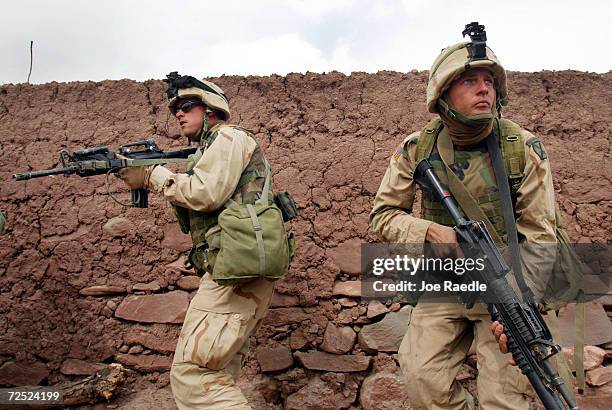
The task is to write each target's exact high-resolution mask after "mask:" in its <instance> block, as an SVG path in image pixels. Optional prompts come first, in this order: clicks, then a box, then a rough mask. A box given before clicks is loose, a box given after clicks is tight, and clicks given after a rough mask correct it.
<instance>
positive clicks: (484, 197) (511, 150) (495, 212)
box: [405, 118, 525, 242]
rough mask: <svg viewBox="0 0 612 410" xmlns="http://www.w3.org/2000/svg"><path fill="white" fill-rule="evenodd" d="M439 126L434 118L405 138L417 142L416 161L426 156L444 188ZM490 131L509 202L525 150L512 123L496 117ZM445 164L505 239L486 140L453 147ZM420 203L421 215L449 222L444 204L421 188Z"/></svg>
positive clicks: (513, 198) (441, 221)
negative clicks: (498, 143)
mask: <svg viewBox="0 0 612 410" xmlns="http://www.w3.org/2000/svg"><path fill="white" fill-rule="evenodd" d="M442 127H443V125H442V121H441V120H440V118H434V119H433V120H432V121H430V123H429V124H427V126H425V128H423V130H422V131H421V134H420V135H419V136H418V141H415V140H409V141H408V142H409V143H410V142H412V143H414V142H416V143H417V152H416V163H418V162H419V161H420V160H422V159H424V158H428V159H429V161H430V162H431V164H432V165H433V167H434V170H435V172H436V175H437V176H438V177H439V178H440V181H441V182H442V184H443V186H444V188H445V189H448V179H447V176H446V167H445V166H444V163H443V162H442V158H441V157H440V154H439V153H438V149H437V147H436V141H437V138H438V134H439V133H440V130H441V129H442ZM493 132H495V133H496V135H499V139H500V140H501V151H502V157H503V159H504V165H505V168H506V174H507V175H508V182H509V184H510V189H511V192H512V200H513V205H515V203H516V193H517V191H518V189H519V187H520V185H521V182H522V180H523V170H524V168H525V150H524V145H523V137H522V135H521V130H520V127H519V126H518V125H516V124H515V123H513V122H511V121H509V120H506V119H500V120H499V121H497V120H496V121H495V124H494V127H493ZM405 149H407V147H405ZM448 165H449V168H450V169H451V170H452V171H453V172H454V173H455V175H457V177H458V178H459V180H461V181H462V182H463V184H464V185H465V187H466V188H467V190H468V191H469V192H470V194H472V196H473V197H474V199H475V200H476V202H478V205H479V206H480V208H481V209H482V210H483V212H484V213H485V215H486V216H487V217H488V218H489V220H490V222H491V224H492V225H493V227H494V228H495V230H496V231H497V233H498V235H499V236H500V237H501V238H502V240H503V241H504V242H505V241H506V240H507V237H506V226H505V223H504V216H503V215H504V214H503V210H502V207H501V200H500V195H499V189H498V187H497V182H496V180H495V172H494V170H493V164H492V163H491V159H490V155H489V152H488V151H487V146H486V141H485V140H483V141H481V142H480V143H478V144H476V145H474V146H472V147H469V150H461V149H458V148H457V147H455V158H454V163H453V164H448ZM421 207H422V213H423V219H427V220H430V221H433V222H436V223H439V224H440V225H446V226H452V225H453V220H452V218H451V216H450V215H449V213H448V211H446V209H445V208H444V206H443V205H442V204H440V203H439V202H438V201H437V200H436V199H435V198H434V197H433V196H431V195H429V194H427V193H426V192H423V195H422V197H421Z"/></svg>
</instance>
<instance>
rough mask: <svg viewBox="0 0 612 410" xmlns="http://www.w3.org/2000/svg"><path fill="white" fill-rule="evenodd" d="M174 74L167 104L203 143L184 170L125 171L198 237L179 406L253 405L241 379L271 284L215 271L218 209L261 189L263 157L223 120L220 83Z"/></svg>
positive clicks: (177, 379)
mask: <svg viewBox="0 0 612 410" xmlns="http://www.w3.org/2000/svg"><path fill="white" fill-rule="evenodd" d="M169 78H170V76H169ZM174 80H176V81H170V82H169V83H170V84H169V87H168V97H169V98H170V100H169V103H168V104H169V108H170V111H171V112H172V114H174V115H175V117H176V119H177V120H178V122H179V125H180V127H181V130H182V132H183V134H184V135H185V136H187V137H188V138H189V139H190V140H191V141H193V142H195V143H197V144H198V145H199V146H200V148H201V149H200V150H199V151H198V153H197V154H196V155H195V158H192V161H191V163H190V165H189V167H188V170H187V172H186V173H179V174H175V173H173V172H171V171H170V170H168V169H167V168H165V167H162V166H155V167H141V168H128V169H125V170H123V171H122V173H121V176H122V178H123V179H124V181H125V182H126V183H127V184H128V186H129V187H130V188H131V189H136V188H141V187H147V188H149V189H152V190H154V191H157V192H160V193H161V194H163V195H164V197H165V198H166V199H167V200H168V201H169V202H170V203H171V204H172V205H174V207H175V211H176V215H177V219H178V221H179V224H180V227H181V229H182V230H183V232H185V233H190V234H191V236H192V239H193V245H194V247H193V250H192V252H191V254H190V257H189V260H190V262H191V263H192V264H193V265H194V267H195V269H196V271H198V273H200V274H203V277H202V279H201V281H200V287H199V289H198V292H197V294H196V295H195V297H194V298H193V300H192V301H191V304H190V305H189V309H188V311H187V315H186V317H185V321H184V323H183V328H182V330H181V334H180V337H179V340H178V343H177V346H176V351H175V354H174V362H173V364H172V370H171V374H170V380H171V384H172V390H173V393H174V397H175V400H176V403H177V405H178V407H179V408H180V409H195V408H207V409H208V408H210V409H250V408H251V407H250V406H249V404H248V401H247V400H246V398H245V396H244V395H243V394H242V392H241V391H240V389H239V388H238V387H237V386H236V382H237V380H238V376H239V372H240V367H241V365H242V361H243V359H244V355H245V353H246V351H247V349H248V344H249V336H250V335H252V334H253V333H254V332H255V330H256V329H257V328H258V327H259V325H260V324H261V322H262V321H263V318H264V316H265V314H266V312H267V310H268V305H269V303H270V299H271V297H272V291H273V287H274V284H273V282H272V281H270V280H267V279H255V280H252V281H249V282H247V283H244V284H237V285H234V286H222V285H219V284H217V283H216V282H214V281H213V280H212V279H211V277H210V273H211V272H212V268H213V266H214V262H215V257H216V252H217V251H216V249H217V248H218V246H219V244H218V242H219V227H218V224H217V218H218V215H219V214H220V212H221V211H222V210H223V205H224V204H225V203H226V202H227V201H228V199H232V200H233V201H235V202H237V203H238V204H242V203H253V202H254V201H255V200H257V199H258V198H259V197H260V195H261V192H262V189H263V187H264V180H265V174H266V169H265V159H264V156H263V152H262V150H261V148H260V146H259V145H258V143H257V141H256V139H255V138H254V136H253V134H252V133H251V132H250V131H248V130H245V129H242V128H240V127H236V126H231V125H227V124H226V121H228V120H229V118H230V110H229V104H228V99H227V97H226V96H225V94H224V93H223V91H222V90H221V88H219V87H218V86H216V85H215V84H214V83H211V82H209V81H205V80H202V81H198V80H196V79H195V78H193V77H187V76H183V77H180V78H179V77H177V76H175V77H174ZM269 197H270V198H272V195H269Z"/></svg>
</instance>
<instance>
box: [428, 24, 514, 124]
mask: <svg viewBox="0 0 612 410" xmlns="http://www.w3.org/2000/svg"><path fill="white" fill-rule="evenodd" d="M466 34H468V35H469V36H470V38H471V40H472V42H461V43H457V44H454V45H452V46H449V47H446V48H445V49H443V50H442V52H441V53H440V55H438V57H437V58H436V60H435V61H434V63H433V65H432V66H431V69H430V70H429V81H428V83H427V110H428V111H429V112H431V113H439V111H438V99H439V98H440V97H441V96H442V95H443V94H444V92H445V91H446V90H447V89H448V88H449V87H450V85H451V83H452V82H453V80H454V79H456V78H457V77H458V76H460V75H461V74H462V73H464V72H465V71H467V70H469V69H471V68H477V67H484V68H487V69H489V70H491V73H492V74H493V78H494V79H495V90H496V93H497V100H496V105H497V107H496V108H497V111H498V112H499V111H501V108H502V106H505V105H507V104H508V89H507V87H506V70H504V67H503V66H502V65H501V63H500V62H499V59H498V58H497V56H496V55H495V53H493V50H491V49H490V48H489V47H488V46H487V45H486V43H485V42H486V40H487V37H486V33H485V31H484V26H483V25H479V24H478V22H473V23H470V24H468V25H466V26H465V30H464V31H463V35H464V36H465V35H466Z"/></svg>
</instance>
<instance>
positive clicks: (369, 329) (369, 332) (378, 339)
mask: <svg viewBox="0 0 612 410" xmlns="http://www.w3.org/2000/svg"><path fill="white" fill-rule="evenodd" d="M411 313H412V307H411V306H410V305H406V306H405V307H403V308H402V309H401V310H400V311H399V312H391V313H387V315H386V316H385V318H384V319H383V320H381V321H380V322H378V323H374V324H371V325H366V326H364V327H363V329H361V331H360V332H359V346H361V348H362V349H363V350H364V351H365V352H368V353H376V352H391V353H396V352H397V350H398V349H399V345H400V343H401V342H402V339H403V337H404V334H405V333H406V330H407V329H408V324H409V323H410V314H411Z"/></svg>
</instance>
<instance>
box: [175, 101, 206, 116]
mask: <svg viewBox="0 0 612 410" xmlns="http://www.w3.org/2000/svg"><path fill="white" fill-rule="evenodd" d="M203 105H204V104H202V103H201V102H200V101H193V100H188V101H185V102H184V103H182V104H174V105H173V106H172V107H171V108H170V111H171V112H172V114H173V115H176V113H177V112H179V111H183V112H184V113H188V112H189V111H191V109H192V108H193V107H199V106H203Z"/></svg>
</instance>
